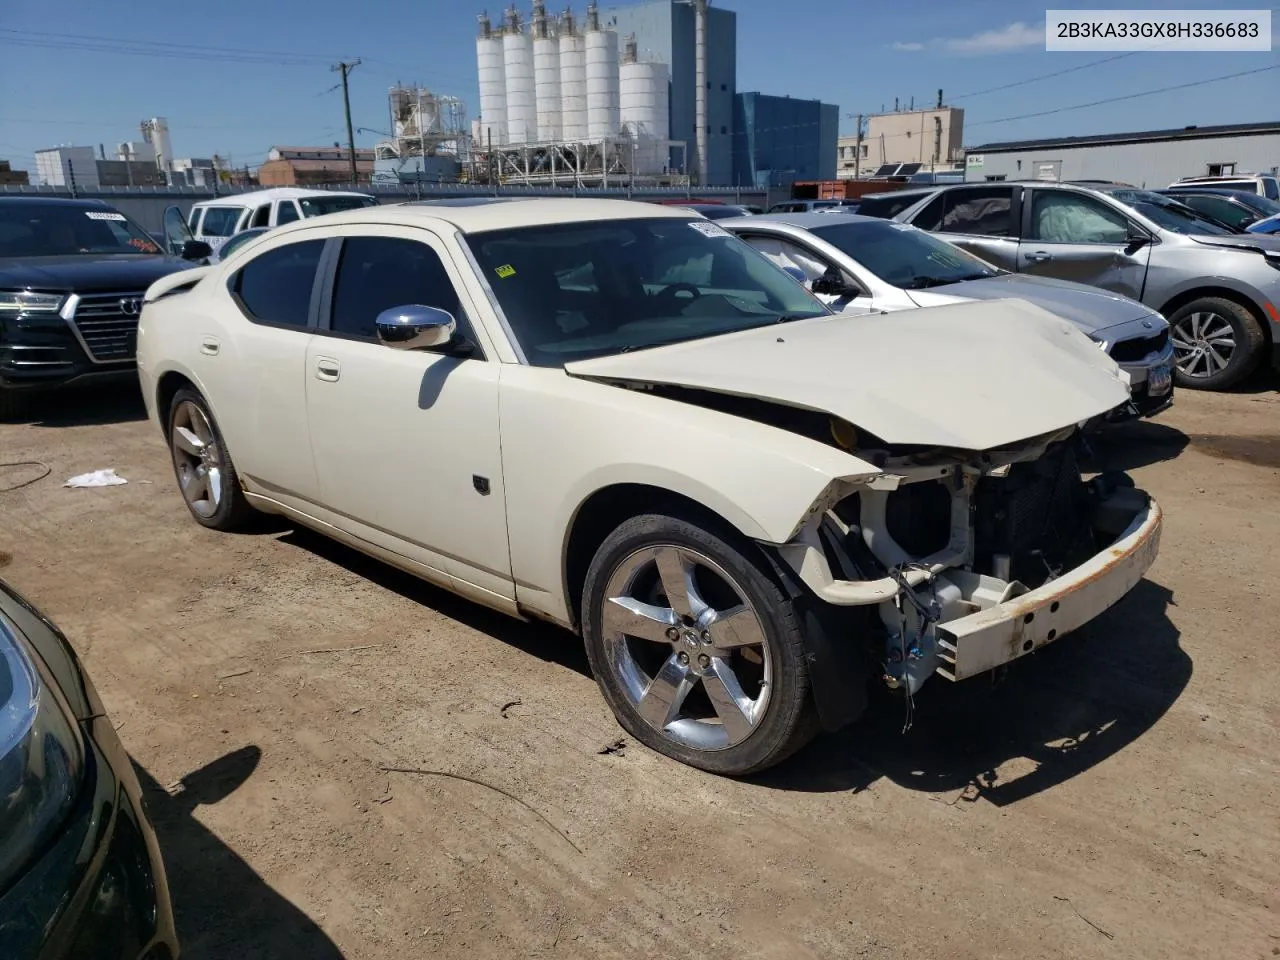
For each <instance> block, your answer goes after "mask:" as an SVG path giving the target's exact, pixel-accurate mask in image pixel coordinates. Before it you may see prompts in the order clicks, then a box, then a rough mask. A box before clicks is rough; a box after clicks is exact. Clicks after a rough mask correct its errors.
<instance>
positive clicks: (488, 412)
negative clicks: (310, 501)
mask: <svg viewBox="0 0 1280 960" xmlns="http://www.w3.org/2000/svg"><path fill="white" fill-rule="evenodd" d="M350 229H351V234H350V235H348V236H346V237H344V238H343V241H342V249H341V252H340V254H339V256H338V260H337V266H336V269H335V272H334V277H333V286H332V292H331V295H330V296H328V297H327V298H325V306H323V307H322V310H321V316H320V318H319V325H320V330H319V331H318V333H317V335H316V336H315V337H314V338H313V340H312V342H311V344H310V347H309V349H308V351H307V359H306V367H307V414H308V421H309V424H310V435H311V449H312V453H313V456H314V459H315V467H316V472H317V475H318V476H319V478H320V490H321V499H322V503H323V505H324V506H325V507H327V508H328V509H329V510H331V511H333V513H334V514H335V515H336V518H335V522H336V523H339V524H341V525H343V526H344V527H345V528H346V529H347V530H348V531H349V532H351V533H353V534H355V535H356V536H360V537H362V538H365V539H368V540H370V541H372V542H374V543H377V544H379V545H380V546H383V547H384V548H385V549H391V550H394V551H395V552H397V553H401V554H403V555H405V556H408V557H409V558H410V559H413V560H415V561H417V562H420V563H423V564H425V565H427V566H429V567H431V568H433V569H435V570H438V571H441V572H443V573H446V574H448V575H450V576H453V577H455V578H457V579H459V580H461V581H463V582H465V583H469V584H473V585H475V586H477V587H480V588H481V589H483V590H485V591H487V592H489V593H493V594H497V595H498V596H500V597H503V598H505V599H507V600H511V599H513V598H514V596H515V588H514V584H513V583H512V580H511V558H510V552H509V550H508V546H507V523H506V507H505V495H504V488H503V482H502V463H501V450H500V447H499V442H498V375H499V369H500V365H499V364H498V362H497V361H496V360H495V359H492V358H489V357H486V356H485V355H484V352H483V345H482V344H479V343H478V342H477V340H476V335H475V332H474V330H473V329H472V326H471V324H470V322H469V321H468V314H472V313H473V311H474V307H473V305H471V304H470V303H469V302H467V301H466V300H464V299H461V298H460V297H459V294H458V290H460V289H463V285H462V284H461V283H459V282H458V271H457V269H456V267H455V265H454V264H453V261H452V260H451V258H450V256H449V253H448V251H447V249H446V248H445V246H444V245H443V243H442V242H441V241H440V240H439V239H438V238H436V237H435V236H434V235H433V234H429V233H427V232H426V231H423V230H414V229H411V228H403V229H397V228H389V227H383V228H379V232H380V235H377V236H372V235H368V234H361V233H359V232H358V230H359V228H357V227H352V228H350ZM365 229H368V228H365ZM408 304H421V305H425V306H430V307H438V308H440V309H443V310H447V311H448V312H449V313H451V314H453V316H454V317H455V318H456V320H457V323H458V334H457V338H456V341H457V342H458V343H461V342H464V341H465V342H469V343H470V344H472V345H474V347H475V349H474V351H473V352H472V353H471V354H470V355H465V354H464V353H463V351H462V350H459V349H456V348H455V349H453V350H452V352H450V351H429V350H397V349H395V348H393V347H389V346H386V345H383V344H381V343H379V342H378V340H377V337H376V329H375V325H374V320H375V318H376V317H377V316H378V314H379V313H381V312H382V311H384V310H387V309H390V308H392V307H398V306H404V305H408Z"/></svg>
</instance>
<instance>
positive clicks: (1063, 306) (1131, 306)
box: [907, 273, 1152, 333]
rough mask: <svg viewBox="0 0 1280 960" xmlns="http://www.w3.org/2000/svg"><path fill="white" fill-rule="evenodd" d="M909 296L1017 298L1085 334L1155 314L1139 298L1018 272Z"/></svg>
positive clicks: (925, 303)
mask: <svg viewBox="0 0 1280 960" xmlns="http://www.w3.org/2000/svg"><path fill="white" fill-rule="evenodd" d="M907 295H908V296H910V297H911V299H912V300H914V301H915V302H916V303H917V304H919V305H920V306H922V307H930V306H935V305H937V304H939V303H944V302H954V300H953V299H952V298H955V297H961V298H967V299H970V300H1005V299H1008V298H1009V297H1017V298H1018V299H1019V300H1027V301H1030V302H1031V303H1034V304H1036V305H1037V306H1040V307H1044V308H1045V309H1046V310H1048V311H1049V312H1050V313H1056V314H1057V315H1058V316H1060V317H1062V318H1063V319H1065V320H1070V321H1071V322H1072V323H1074V324H1075V325H1076V326H1077V327H1079V328H1080V329H1081V330H1083V331H1084V332H1085V333H1096V332H1097V331H1099V330H1105V329H1107V328H1108V327H1114V326H1117V325H1119V324H1122V323H1128V322H1129V321H1130V320H1137V319H1139V318H1141V317H1149V316H1151V313H1152V311H1151V308H1150V307H1147V306H1143V305H1142V304H1141V303H1138V302H1137V301H1136V300H1130V299H1129V298H1128V297H1122V296H1120V295H1119V294H1115V293H1108V292H1107V291H1106V290H1099V289H1098V288H1097V287H1087V286H1085V285H1084V284H1083V283H1072V282H1071V281H1070V280H1055V279H1053V278H1052V277H1032V276H1027V275H1024V274H1018V273H1002V274H1000V275H999V276H995V277H984V278H983V279H981V280H966V281H964V282H963V283H949V284H946V285H945V286H941V287H930V288H929V289H927V290H909V291H907ZM938 295H942V296H945V297H946V298H947V300H945V301H943V300H938V299H935V297H937V296H938Z"/></svg>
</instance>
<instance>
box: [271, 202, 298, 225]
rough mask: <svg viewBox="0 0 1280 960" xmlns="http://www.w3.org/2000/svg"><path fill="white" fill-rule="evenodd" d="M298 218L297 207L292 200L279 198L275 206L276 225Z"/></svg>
mask: <svg viewBox="0 0 1280 960" xmlns="http://www.w3.org/2000/svg"><path fill="white" fill-rule="evenodd" d="M297 219H299V218H298V208H297V206H296V205H295V204H294V202H293V201H292V200H281V201H280V205H279V206H278V207H277V208H276V225H277V226H279V225H280V224H282V223H293V221H295V220H297Z"/></svg>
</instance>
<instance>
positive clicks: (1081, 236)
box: [1017, 188, 1151, 300]
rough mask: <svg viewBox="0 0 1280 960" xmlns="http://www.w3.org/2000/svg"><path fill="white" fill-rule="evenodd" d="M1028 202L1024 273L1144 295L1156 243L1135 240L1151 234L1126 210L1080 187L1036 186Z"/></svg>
mask: <svg viewBox="0 0 1280 960" xmlns="http://www.w3.org/2000/svg"><path fill="white" fill-rule="evenodd" d="M1028 192H1029V193H1030V197H1029V198H1028V199H1027V201H1026V204H1025V210H1026V213H1025V216H1024V220H1023V240H1022V242H1021V243H1020V244H1019V246H1018V257H1017V268H1018V271H1019V272H1020V273H1029V274H1033V275H1036V276H1042V277H1056V278H1057V279H1059V280H1074V281H1075V282H1076V283H1087V284H1089V285H1090V286H1092V287H1102V288H1103V289H1104V290H1111V291H1113V292H1114V293H1120V294H1124V295H1125V296H1126V297H1132V298H1133V299H1134V300H1141V299H1142V288H1143V285H1144V283H1145V281H1146V276H1147V261H1148V259H1149V257H1150V256H1151V243H1150V242H1147V243H1135V242H1131V240H1130V238H1131V237H1137V236H1142V237H1147V236H1148V235H1147V233H1146V231H1145V230H1143V228H1142V227H1140V226H1138V224H1137V223H1135V222H1134V221H1132V220H1131V219H1130V218H1129V217H1127V216H1126V215H1125V214H1124V213H1123V212H1121V211H1120V210H1119V209H1117V208H1116V207H1114V206H1112V205H1111V204H1109V203H1106V202H1104V201H1102V200H1100V199H1098V198H1097V197H1094V196H1091V195H1089V194H1086V193H1081V192H1077V191H1074V190H1038V189H1035V188H1032V189H1031V190H1030V191H1028Z"/></svg>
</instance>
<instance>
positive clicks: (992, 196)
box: [911, 184, 1022, 270]
mask: <svg viewBox="0 0 1280 960" xmlns="http://www.w3.org/2000/svg"><path fill="white" fill-rule="evenodd" d="M1021 198H1022V188H1021V187H1020V186H1016V185H1009V186H1006V185H1003V184H984V185H982V186H973V187H954V188H952V189H950V190H944V191H943V192H942V193H940V194H939V195H938V196H937V197H935V198H934V200H933V201H932V202H931V203H928V204H926V205H925V206H924V207H923V208H922V209H921V210H920V211H919V212H918V213H917V214H916V215H915V216H914V217H912V218H911V224H912V225H913V226H916V227H919V228H920V229H922V230H931V231H933V232H934V233H939V234H942V235H943V236H945V237H946V239H947V240H949V241H950V242H951V243H954V244H955V245H956V246H957V247H960V248H961V249H962V250H968V251H969V252H970V253H972V254H974V255H975V256H979V257H981V258H982V259H983V260H986V261H987V262H988V263H993V264H995V265H996V266H997V267H1001V268H1003V269H1005V270H1016V269H1017V264H1018V221H1019V218H1020V215H1021V206H1020V203H1021Z"/></svg>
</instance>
